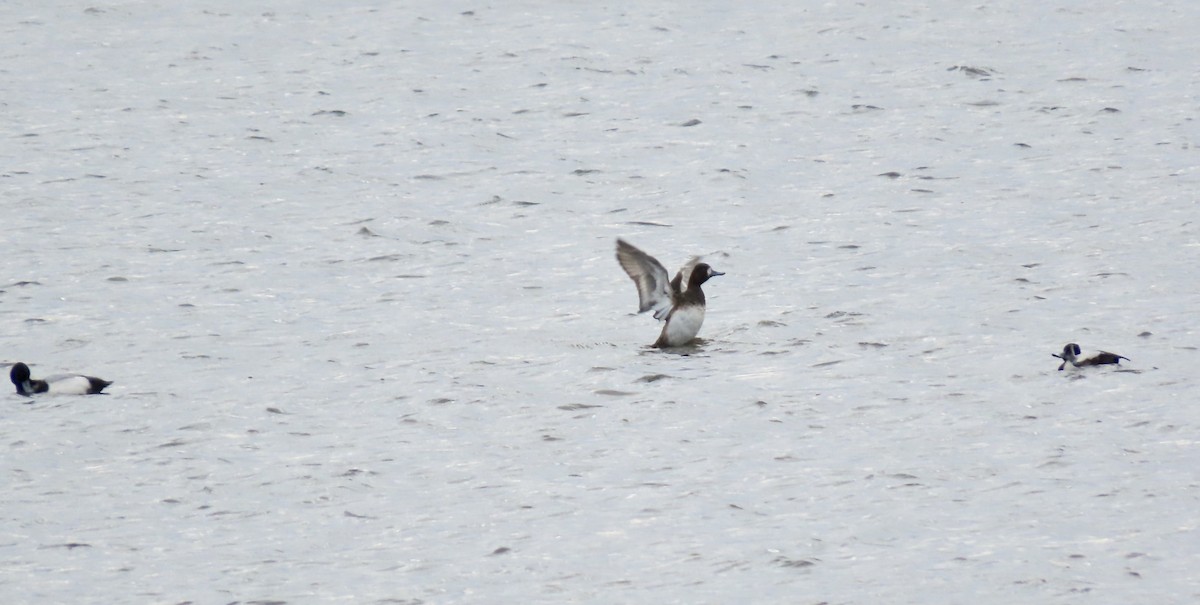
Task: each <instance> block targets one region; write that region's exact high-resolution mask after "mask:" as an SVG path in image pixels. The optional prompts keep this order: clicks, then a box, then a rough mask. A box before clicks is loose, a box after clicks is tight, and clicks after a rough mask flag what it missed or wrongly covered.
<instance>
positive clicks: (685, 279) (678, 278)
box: [671, 256, 700, 295]
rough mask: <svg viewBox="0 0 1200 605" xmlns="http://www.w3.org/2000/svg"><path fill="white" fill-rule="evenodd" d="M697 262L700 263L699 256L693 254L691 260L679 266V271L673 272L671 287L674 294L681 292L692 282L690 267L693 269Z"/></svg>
mask: <svg viewBox="0 0 1200 605" xmlns="http://www.w3.org/2000/svg"><path fill="white" fill-rule="evenodd" d="M698 264H700V257H699V256H693V257H692V259H691V260H689V261H688V262H686V263H684V265H683V266H682V267H680V269H679V272H678V273H676V274H675V279H674V280H672V281H671V289H672V290H674V291H675V294H677V295H679V294H683V292H684V291H685V290H687V287H688V284H690V283H691V282H692V269H695V268H696V265H698Z"/></svg>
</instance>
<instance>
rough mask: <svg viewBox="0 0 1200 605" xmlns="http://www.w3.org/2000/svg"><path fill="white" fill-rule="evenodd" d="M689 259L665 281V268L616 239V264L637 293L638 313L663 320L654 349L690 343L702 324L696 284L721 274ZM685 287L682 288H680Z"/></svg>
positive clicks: (700, 297) (701, 301)
mask: <svg viewBox="0 0 1200 605" xmlns="http://www.w3.org/2000/svg"><path fill="white" fill-rule="evenodd" d="M699 260H700V259H698V258H693V259H692V260H691V261H689V262H688V263H687V264H686V265H684V266H683V268H682V269H680V270H679V272H678V273H676V274H675V279H672V280H670V281H668V280H667V269H666V268H665V267H663V265H662V263H660V262H658V260H657V259H655V258H654V257H653V256H650V255H649V254H646V253H645V252H642V251H641V250H639V249H637V247H635V246H634V245H632V244H630V243H629V242H626V241H625V240H623V239H618V240H617V262H619V263H620V264H621V268H622V269H624V270H625V273H628V274H629V278H630V279H632V280H633V283H634V285H636V286H637V291H638V313H645V312H646V311H649V310H651V309H654V318H655V319H660V320H663V319H665V320H666V324H664V325H663V329H662V333H661V334H659V336H658V340H657V341H655V342H654V345H653V346H655V347H658V348H666V347H680V346H683V345H685V344H687V343H689V342H691V341H692V339H693V338H695V337H696V334H697V333H699V332H700V326H701V325H703V324H704V306H705V305H704V290H701V289H700V285H701V284H703V283H704V282H706V281H708V280H709V278H711V277H716V276H718V275H725V274H724V273H720V272H718V271H715V270H713V268H712V267H710V266H708V264H707V263H701V262H698V261H699ZM684 284H687V288H686V289H684V288H683V285H684Z"/></svg>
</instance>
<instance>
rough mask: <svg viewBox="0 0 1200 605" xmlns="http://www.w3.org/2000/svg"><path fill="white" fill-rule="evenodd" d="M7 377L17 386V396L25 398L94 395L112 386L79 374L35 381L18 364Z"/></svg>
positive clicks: (21, 364)
mask: <svg viewBox="0 0 1200 605" xmlns="http://www.w3.org/2000/svg"><path fill="white" fill-rule="evenodd" d="M8 377H9V378H10V379H12V383H13V384H14V385H16V386H17V394H19V395H24V396H26V397H28V396H30V395H36V394H39V393H49V394H51V395H96V394H98V393H100V392H101V391H103V390H104V387H107V386H108V385H110V384H112V381H110V380H102V379H100V378H96V377H95V376H82V375H80V374H57V375H54V376H47V377H46V378H44V379H42V380H35V379H33V378H30V375H29V366H27V365H25V364H24V363H20V362H18V363H16V364H14V365H13V367H12V371H11V372H9V373H8Z"/></svg>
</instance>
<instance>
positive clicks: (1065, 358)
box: [1050, 342, 1129, 372]
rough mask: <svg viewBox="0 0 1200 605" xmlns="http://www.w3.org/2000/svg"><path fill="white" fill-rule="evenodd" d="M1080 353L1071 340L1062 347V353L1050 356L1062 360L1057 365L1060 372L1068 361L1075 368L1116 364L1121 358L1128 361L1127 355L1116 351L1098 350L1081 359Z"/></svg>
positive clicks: (1077, 346)
mask: <svg viewBox="0 0 1200 605" xmlns="http://www.w3.org/2000/svg"><path fill="white" fill-rule="evenodd" d="M1081 353H1082V350H1081V349H1080V348H1079V345H1077V344H1075V343H1073V342H1072V343H1068V344H1067V345H1066V346H1064V347H1063V350H1062V355H1055V354H1054V353H1051V354H1050V356H1051V357H1057V358H1059V359H1061V360H1062V363H1061V364H1059V366H1058V370H1059V371H1060V372H1061V371H1062V369H1063V368H1065V367H1067V364H1068V363H1069V364H1071V365H1073V366H1075V367H1077V368H1082V367H1086V366H1102V365H1110V364H1111V365H1118V364H1120V363H1121V360H1122V359H1124V360H1125V361H1129V358H1128V357H1125V356H1123V355H1117V354H1116V353H1109V352H1108V351H1098V352H1096V353H1093V354H1089V355H1088V356H1087V357H1085V358H1083V359H1080V358H1079V356H1080V354H1081Z"/></svg>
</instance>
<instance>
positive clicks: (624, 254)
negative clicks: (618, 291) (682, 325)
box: [617, 239, 671, 319]
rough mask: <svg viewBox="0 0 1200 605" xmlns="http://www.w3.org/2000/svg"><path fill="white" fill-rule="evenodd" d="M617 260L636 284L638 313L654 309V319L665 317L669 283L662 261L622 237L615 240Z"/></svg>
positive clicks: (668, 305)
mask: <svg viewBox="0 0 1200 605" xmlns="http://www.w3.org/2000/svg"><path fill="white" fill-rule="evenodd" d="M617 262H618V263H621V268H622V269H624V270H625V273H628V274H629V278H630V279H632V280H633V283H634V285H635V286H637V291H638V313H645V312H646V311H649V310H650V309H654V317H655V318H656V319H662V318H664V317H666V316H667V314H668V313H670V312H671V283H670V281H669V278H668V277H667V269H666V268H665V267H663V266H662V263H660V262H658V261H657V260H656V259H655V258H654V257H653V256H650V255H649V254H646V253H645V252H642V251H641V250H638V249H637V248H636V247H635V246H633V244H630V243H629V242H627V241H625V240H623V239H618V240H617Z"/></svg>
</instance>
